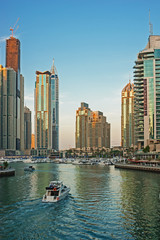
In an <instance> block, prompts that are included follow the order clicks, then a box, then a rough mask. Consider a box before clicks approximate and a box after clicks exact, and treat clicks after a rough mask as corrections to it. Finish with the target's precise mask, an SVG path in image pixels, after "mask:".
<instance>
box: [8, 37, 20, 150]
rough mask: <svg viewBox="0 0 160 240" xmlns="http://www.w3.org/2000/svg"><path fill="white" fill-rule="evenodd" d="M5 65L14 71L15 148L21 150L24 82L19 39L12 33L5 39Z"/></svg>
mask: <svg viewBox="0 0 160 240" xmlns="http://www.w3.org/2000/svg"><path fill="white" fill-rule="evenodd" d="M6 67H7V68H12V69H13V70H14V71H15V72H16V150H22V151H23V149H24V148H23V146H24V143H22V141H24V140H23V139H24V136H22V135H23V134H22V133H23V125H24V123H22V118H23V116H22V115H23V107H24V104H23V106H22V102H23V101H24V86H21V84H22V85H23V84H24V83H23V82H24V79H22V77H20V41H19V40H18V39H16V38H15V37H13V35H12V36H11V37H10V38H9V39H7V40H6ZM21 91H23V92H21ZM22 98H23V99H22ZM21 114H22V115H21ZM21 127H22V129H21ZM21 132H22V133H21ZM21 137H22V139H21Z"/></svg>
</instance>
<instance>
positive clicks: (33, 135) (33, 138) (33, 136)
mask: <svg viewBox="0 0 160 240" xmlns="http://www.w3.org/2000/svg"><path fill="white" fill-rule="evenodd" d="M32 148H33V149H35V134H33V133H32V135H31V149H32Z"/></svg>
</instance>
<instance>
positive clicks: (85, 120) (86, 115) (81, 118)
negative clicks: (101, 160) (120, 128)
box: [75, 102, 110, 150]
mask: <svg viewBox="0 0 160 240" xmlns="http://www.w3.org/2000/svg"><path fill="white" fill-rule="evenodd" d="M75 139H76V148H78V149H84V150H86V148H89V149H91V148H94V149H95V148H103V147H105V148H110V124H109V123H108V122H106V117H105V116H103V113H102V112H100V111H95V112H93V111H91V109H90V108H89V106H88V104H87V103H84V102H83V103H81V107H80V108H79V109H78V110H77V111H76V133H75Z"/></svg>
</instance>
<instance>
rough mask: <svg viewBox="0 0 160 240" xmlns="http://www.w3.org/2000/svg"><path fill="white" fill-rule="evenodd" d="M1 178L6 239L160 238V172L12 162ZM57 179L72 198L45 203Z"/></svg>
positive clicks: (0, 213) (0, 224) (0, 232)
mask: <svg viewBox="0 0 160 240" xmlns="http://www.w3.org/2000/svg"><path fill="white" fill-rule="evenodd" d="M10 165H11V166H12V167H13V168H15V169H16V175H15V176H13V177H3V178H0V239H26V240H28V239H145V240H146V239H159V238H160V233H159V229H160V199H159V194H160V180H159V179H160V175H159V174H157V173H151V172H141V171H134V170H129V171H127V170H125V169H115V168H114V166H95V165H93V166H90V165H88V166H85V165H72V164H54V163H41V164H34V167H35V171H34V172H31V173H30V172H24V167H26V166H28V164H25V163H23V162H17V163H11V164H10ZM52 180H62V181H63V183H64V184H66V185H68V186H70V188H71V191H70V194H69V196H68V197H67V198H66V199H64V200H62V201H60V202H57V203H54V204H52V203H47V204H45V203H42V197H43V194H44V193H45V187H46V186H48V184H49V182H50V181H52Z"/></svg>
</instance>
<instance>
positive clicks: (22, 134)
mask: <svg viewBox="0 0 160 240" xmlns="http://www.w3.org/2000/svg"><path fill="white" fill-rule="evenodd" d="M20 139H21V140H20V150H21V153H23V152H24V77H23V75H22V74H20Z"/></svg>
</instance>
